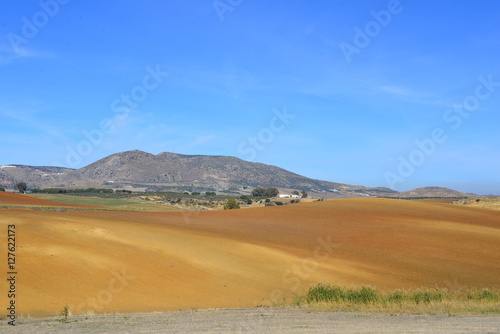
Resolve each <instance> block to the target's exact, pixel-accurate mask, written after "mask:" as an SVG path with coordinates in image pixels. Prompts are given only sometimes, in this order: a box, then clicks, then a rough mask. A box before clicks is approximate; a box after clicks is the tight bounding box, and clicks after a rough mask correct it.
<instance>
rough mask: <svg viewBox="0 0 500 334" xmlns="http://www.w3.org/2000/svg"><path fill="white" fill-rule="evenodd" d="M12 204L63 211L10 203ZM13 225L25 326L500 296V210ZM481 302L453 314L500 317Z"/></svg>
mask: <svg viewBox="0 0 500 334" xmlns="http://www.w3.org/2000/svg"><path fill="white" fill-rule="evenodd" d="M1 205H4V206H5V205H17V206H20V205H28V206H37V205H40V206H43V205H47V206H48V205H50V206H52V207H55V206H58V205H59V204H57V203H54V202H50V201H44V200H41V199H35V198H31V197H26V196H21V195H15V194H8V193H0V206H1ZM60 205H61V206H64V204H60ZM8 224H16V227H17V228H16V230H17V233H18V249H17V257H18V267H19V272H20V273H22V276H21V274H20V277H21V278H22V281H21V280H20V282H19V284H20V287H22V289H20V290H19V296H18V298H17V299H18V302H19V305H20V306H19V312H20V314H21V315H24V316H42V315H57V314H59V313H60V312H61V310H62V309H63V308H64V307H65V305H68V307H69V310H70V312H72V313H73V314H74V313H101V312H152V311H169V310H179V309H193V308H212V307H254V306H257V305H272V304H273V302H274V303H276V302H279V301H283V300H284V298H286V300H287V301H288V302H289V303H292V302H293V296H306V295H307V293H308V289H309V288H310V287H314V286H316V285H317V283H318V282H327V283H330V284H333V285H339V286H341V287H361V286H370V287H373V288H374V289H376V291H377V292H376V293H377V295H378V296H381V299H380V300H385V299H384V298H386V297H383V296H387V295H386V294H390V293H393V292H394V290H395V289H405V291H410V289H411V290H412V291H415V289H421V290H425V289H438V290H439V291H441V289H446V293H447V294H448V295H447V296H453V295H454V294H455V293H463V291H466V290H467V291H469V292H471V291H473V290H474V289H475V290H477V291H479V292H478V293H481V291H483V289H490V290H491V291H492V292H493V293H496V294H497V295H498V288H499V287H500V286H499V285H500V282H499V280H498V277H500V267H499V266H497V265H496V264H497V263H499V261H500V254H499V252H498V244H499V240H500V212H498V211H493V210H477V209H474V208H468V207H460V206H453V205H449V204H443V203H432V202H422V201H404V200H394V199H373V198H365V199H360V198H358V199H342V200H332V201H321V202H314V203H304V204H297V205H287V206H277V207H268V208H264V207H261V208H251V209H246V210H227V211H207V212H125V211H94V210H87V211H70V212H55V211H39V210H29V209H1V210H0V225H1V226H2V229H3V230H6V225H8ZM5 256H6V254H5V250H4V249H2V251H1V253H0V257H2V258H5ZM343 289H345V288H343ZM460 291H462V292H460ZM411 293H413V292H408V294H411ZM5 298H6V296H4V294H2V295H1V297H0V304H2V305H4V304H5V303H6V302H7V301H6V299H5ZM456 300H458V299H456ZM299 301H300V300H299ZM303 302H304V300H302V303H303ZM448 302H449V299H448V297H446V298H444V300H443V301H440V303H448ZM473 302H474V299H467V300H466V299H464V300H462V299H460V300H459V301H457V303H458V304H460V303H463V304H464V305H466V306H464V308H459V307H458V306H457V305H458V304H457V303H455V304H453V305H455V306H450V307H452V308H453V307H456V308H457V309H460V310H466V309H467V312H469V311H470V312H474V310H476V311H477V312H487V310H490V311H491V310H492V311H491V312H495V310H497V311H496V312H498V308H499V307H498V300H493V301H491V300H484V301H482V302H481V303H482V304H483V305H486V306H485V308H478V307H477V306H475V305H473V304H471V303H473ZM320 303H323V304H325V302H324V301H322V302H320ZM432 303H435V301H432ZM327 304H328V305H329V306H328V305H327ZM330 304H331V303H326V304H325V305H327V308H328V307H331V305H330ZM400 304H401V305H402V306H403V307H402V308H403V309H408V310H412V309H415V310H418V309H419V308H422V307H423V306H422V305H425V303H423V304H422V303H421V304H418V305H416V306H415V307H414V308H412V307H411V301H410V300H406V299H404V298H403V300H402V301H401V303H400ZM346 305H347V304H346ZM372 305H373V306H372ZM390 305H392V306H391V307H390V308H389V310H392V308H393V307H395V308H397V307H399V306H397V305H399V304H397V303H396V304H390ZM443 305H444V304H443ZM358 307H363V309H366V308H368V309H371V308H372V307H373V309H377V308H378V306H377V303H362V304H361V306H360V305H357V306H355V307H354V309H357V308H358ZM450 307H448V306H446V307H445V308H447V309H449V308H450ZM334 308H335V307H334ZM340 308H341V309H343V308H344V306H341V307H340Z"/></svg>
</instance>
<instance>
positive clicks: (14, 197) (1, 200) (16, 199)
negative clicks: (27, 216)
mask: <svg viewBox="0 0 500 334" xmlns="http://www.w3.org/2000/svg"><path fill="white" fill-rule="evenodd" d="M0 205H16V206H50V207H59V206H63V207H73V208H91V207H90V206H86V205H79V204H68V203H60V202H55V201H49V200H46V199H40V198H35V197H30V196H25V195H21V194H14V193H9V192H4V191H0Z"/></svg>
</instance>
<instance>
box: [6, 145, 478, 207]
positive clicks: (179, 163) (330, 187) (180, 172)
mask: <svg viewBox="0 0 500 334" xmlns="http://www.w3.org/2000/svg"><path fill="white" fill-rule="evenodd" d="M21 181H22V182H26V183H27V184H28V186H29V187H30V188H49V187H61V188H87V187H102V188H127V189H137V190H178V191H179V190H180V191H182V190H191V191H194V190H215V191H233V192H243V193H244V192H245V191H247V190H246V189H251V188H256V187H277V188H280V189H301V190H302V189H303V190H307V191H311V192H316V193H327V194H329V195H331V196H330V197H333V198H334V197H360V196H387V197H398V196H400V197H423V196H424V194H425V196H426V197H433V196H439V197H467V196H470V195H472V194H466V193H463V192H459V191H456V190H452V189H448V188H442V187H424V188H418V189H414V190H411V191H408V192H402V193H400V192H397V191H395V190H392V189H389V188H386V187H372V188H370V187H364V186H360V185H349V184H346V183H339V182H331V181H324V180H317V179H312V178H308V177H305V176H302V175H299V174H296V173H293V172H290V171H288V170H285V169H283V168H281V167H278V166H273V165H267V164H263V163H258V162H249V161H245V160H242V159H240V158H237V157H233V156H223V155H185V154H179V153H171V152H161V153H158V154H156V155H155V154H152V153H149V152H144V151H141V150H131V151H124V152H118V153H115V154H112V155H109V156H107V157H104V158H102V159H99V160H97V161H95V162H93V163H91V164H89V165H87V166H84V167H82V168H79V169H70V168H65V167H50V166H38V167H37V166H25V165H7V166H0V185H3V186H7V187H10V188H13V187H14V185H15V184H16V183H17V182H21ZM437 194H439V195H437Z"/></svg>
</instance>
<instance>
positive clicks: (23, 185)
mask: <svg viewBox="0 0 500 334" xmlns="http://www.w3.org/2000/svg"><path fill="white" fill-rule="evenodd" d="M16 189H17V190H19V192H20V193H23V194H24V192H25V191H26V190H27V189H28V186H27V185H26V183H24V182H19V183H18V184H16Z"/></svg>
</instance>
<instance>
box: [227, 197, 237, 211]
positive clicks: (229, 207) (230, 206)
mask: <svg viewBox="0 0 500 334" xmlns="http://www.w3.org/2000/svg"><path fill="white" fill-rule="evenodd" d="M239 208H240V205H239V204H238V203H237V202H236V200H235V199H233V198H230V199H228V200H227V202H226V204H225V205H224V210H232V209H239Z"/></svg>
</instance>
